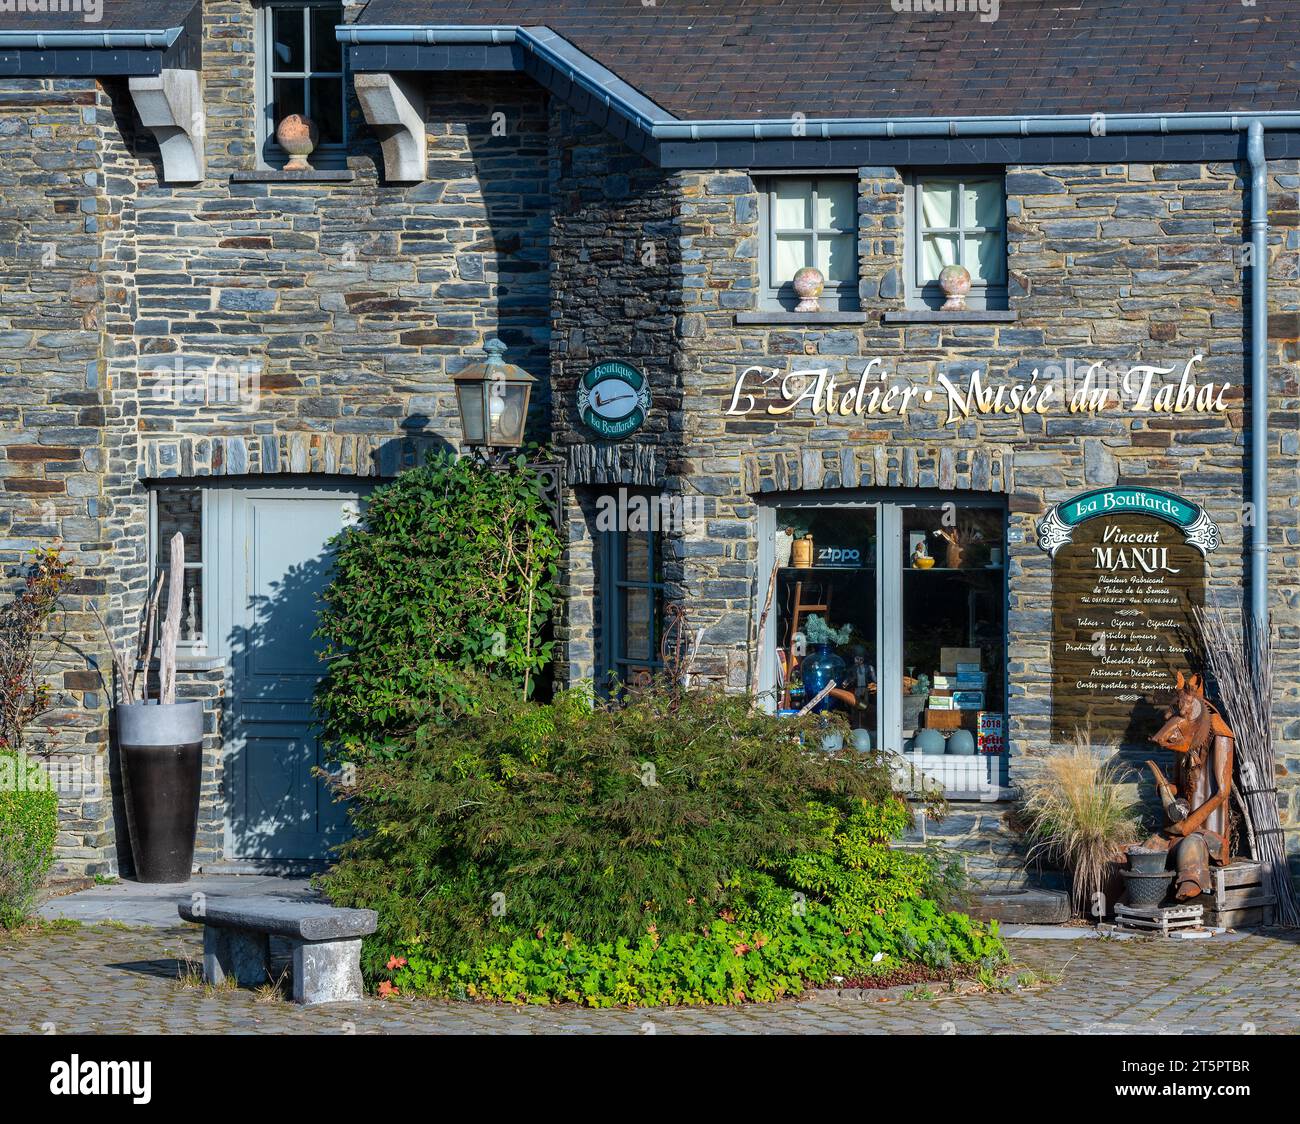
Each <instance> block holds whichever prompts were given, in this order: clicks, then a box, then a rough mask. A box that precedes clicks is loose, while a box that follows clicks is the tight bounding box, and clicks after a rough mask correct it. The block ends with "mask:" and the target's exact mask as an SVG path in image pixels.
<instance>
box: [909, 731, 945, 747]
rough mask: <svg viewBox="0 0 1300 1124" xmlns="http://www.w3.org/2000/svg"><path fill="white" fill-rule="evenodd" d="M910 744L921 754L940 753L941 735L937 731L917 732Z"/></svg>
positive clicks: (941, 745)
mask: <svg viewBox="0 0 1300 1124" xmlns="http://www.w3.org/2000/svg"><path fill="white" fill-rule="evenodd" d="M912 744H913V746H914V747H915V748H916V749H918V750H920V751H921V752H922V753H942V752H943V735H942V734H941V733H939V731H938V730H929V729H926V730H918V731H917V732H916V737H915V738H913V739H912Z"/></svg>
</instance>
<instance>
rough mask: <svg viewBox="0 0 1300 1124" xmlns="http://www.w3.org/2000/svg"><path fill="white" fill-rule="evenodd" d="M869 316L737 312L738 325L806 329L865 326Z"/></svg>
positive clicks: (774, 311) (822, 313) (858, 313)
mask: <svg viewBox="0 0 1300 1124" xmlns="http://www.w3.org/2000/svg"><path fill="white" fill-rule="evenodd" d="M868 319H869V315H868V314H867V313H865V312H850V311H839V312H787V311H783V310H778V309H771V310H760V311H758V312H737V313H736V323H737V324H770V325H777V324H782V325H790V326H804V327H825V326H827V325H830V324H865V323H866V322H867V320H868Z"/></svg>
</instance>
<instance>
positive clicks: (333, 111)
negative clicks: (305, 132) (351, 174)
mask: <svg viewBox="0 0 1300 1124" xmlns="http://www.w3.org/2000/svg"><path fill="white" fill-rule="evenodd" d="M311 119H312V120H313V121H314V122H316V128H317V129H319V130H320V139H319V141H318V142H317V143H318V144H342V143H343V79H342V78H313V79H312V80H311Z"/></svg>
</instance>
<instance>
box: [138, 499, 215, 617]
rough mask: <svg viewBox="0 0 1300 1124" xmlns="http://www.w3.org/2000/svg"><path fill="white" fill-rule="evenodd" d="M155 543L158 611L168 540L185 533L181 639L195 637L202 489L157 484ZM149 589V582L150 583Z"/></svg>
mask: <svg viewBox="0 0 1300 1124" xmlns="http://www.w3.org/2000/svg"><path fill="white" fill-rule="evenodd" d="M157 505H158V543H157V558H156V567H157V568H156V570H155V572H154V575H153V581H157V580H158V575H162V584H163V589H162V595H161V598H160V600H159V605H158V612H159V614H160V615H161V614H162V613H163V612H165V611H166V605H167V573H168V571H169V570H170V568H171V540H172V536H173V535H175V534H176V533H177V532H179V533H180V534H182V535H184V536H185V562H186V567H185V586H184V592H183V594H182V599H181V639H182V640H184V641H194V640H197V639H199V633H200V632H201V631H202V628H203V570H202V568H201V567H202V562H203V493H202V492H201V491H200V490H199V489H198V488H160V489H159V490H158V493H157ZM150 588H151V591H152V586H151V587H150Z"/></svg>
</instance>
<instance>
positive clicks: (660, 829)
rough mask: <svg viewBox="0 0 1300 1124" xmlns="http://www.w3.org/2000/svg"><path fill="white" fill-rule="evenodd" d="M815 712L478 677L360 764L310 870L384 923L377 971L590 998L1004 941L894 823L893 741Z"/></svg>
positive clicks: (434, 986)
mask: <svg viewBox="0 0 1300 1124" xmlns="http://www.w3.org/2000/svg"><path fill="white" fill-rule="evenodd" d="M823 734H824V731H823V730H822V729H821V728H820V727H819V725H818V719H817V718H815V717H809V718H805V719H798V718H794V719H792V718H784V719H776V718H773V717H771V716H768V715H765V714H762V713H759V712H757V711H755V710H754V708H753V707H752V705H751V703H750V700H748V699H746V698H743V697H735V696H727V695H722V694H710V693H706V692H682V691H677V690H673V689H671V688H665V687H663V686H656V687H654V688H651V689H648V690H645V691H641V692H638V693H636V694H635V695H634V696H633V697H631V698H629V699H626V700H623V701H622V702H621V704H619V705H613V704H606V703H601V702H598V701H596V700H594V699H593V698H592V697H591V696H590V694H589V693H583V692H576V691H573V692H561V693H560V694H559V695H558V696H557V697H556V699H555V700H554V702H553V703H551V704H547V705H538V704H533V703H526V702H524V701H522V700H520V699H518V698H510V697H486V699H485V701H483V702H481V703H480V705H478V706H477V707H475V708H472V709H471V710H470V711H468V712H466V713H463V714H461V715H459V716H457V717H455V718H451V719H448V718H447V717H446V716H441V717H439V718H438V719H436V720H434V719H430V720H429V721H427V722H425V723H424V724H422V725H421V727H420V728H419V730H418V731H416V733H415V734H413V735H412V736H411V737H410V738H409V739H408V741H407V742H406V744H404V746H403V747H402V749H401V751H400V752H397V753H392V754H389V755H386V756H383V757H375V758H373V759H371V760H369V761H368V762H363V763H362V764H360V765H359V766H358V767H357V768H356V770H355V778H354V780H355V786H354V787H353V788H352V789H351V790H350V791H349V795H350V796H351V797H352V801H351V814H352V817H353V820H354V822H355V824H356V826H357V828H358V831H359V834H358V836H357V837H356V838H355V839H353V840H352V841H351V842H349V843H348V844H346V845H345V847H344V849H343V851H342V856H341V859H340V861H339V862H338V863H337V864H336V865H335V866H334V867H333V869H332V870H331V871H330V872H329V873H328V874H326V875H325V876H324V877H323V879H322V884H323V886H324V888H325V890H326V891H327V893H328V894H329V896H330V898H331V899H332V900H333V901H334V902H335V903H336V904H338V905H345V906H359V907H368V908H374V909H377V910H378V911H379V915H380V922H379V929H378V931H377V932H376V934H375V935H374V936H373V937H371V938H370V939H368V940H367V942H366V945H365V952H364V959H363V964H364V966H365V968H366V971H367V974H368V976H369V978H370V979H371V980H372V981H378V982H380V985H381V991H387V990H390V989H393V988H396V989H398V990H401V991H404V992H408V993H417V994H427V995H445V996H465V997H473V998H481V999H501V1000H507V1001H511V1002H552V1001H559V1000H570V1001H574V1002H581V1003H585V1004H588V1005H591V1006H608V1005H612V1004H650V1003H707V1002H739V1001H743V1000H761V999H770V998H775V997H777V996H780V995H788V994H792V993H794V992H797V991H798V990H799V989H800V988H801V987H802V986H803V985H804V983H805V982H812V983H824V982H826V981H827V980H829V979H830V978H831V977H832V976H844V977H856V976H862V975H865V974H870V973H881V972H888V971H890V970H894V969H897V968H899V967H901V966H904V965H923V966H925V967H926V968H928V969H931V970H933V971H935V972H944V971H949V970H952V969H954V968H960V967H961V966H973V965H976V964H979V963H981V962H983V961H986V960H990V959H997V958H998V957H1000V956H1002V955H1003V952H1002V947H1001V944H1000V942H999V941H998V939H997V936H996V930H989V929H986V928H985V927H983V926H981V925H978V924H976V923H974V922H972V921H970V920H969V919H968V918H966V917H963V916H961V915H959V914H951V913H946V912H944V909H943V908H942V905H941V904H937V902H936V900H930V899H938V901H939V902H940V903H941V902H942V901H944V900H946V898H947V896H948V895H949V894H950V893H951V891H952V889H953V883H954V879H953V876H952V871H951V870H950V869H949V868H948V866H947V865H946V864H943V863H939V862H936V861H935V860H934V859H933V857H932V856H930V855H928V854H926V853H924V852H917V851H904V850H895V849H893V848H891V847H890V845H889V844H890V842H891V841H892V840H893V839H894V838H896V837H897V836H898V835H899V834H900V833H901V832H902V830H903V829H904V828H905V827H906V826H907V823H908V820H909V812H908V810H907V807H906V805H905V804H904V803H903V802H902V801H901V800H899V799H898V798H897V797H896V796H895V795H894V794H893V790H892V786H891V783H890V775H889V770H888V768H887V766H886V765H885V763H884V761H883V759H881V758H880V757H878V756H876V755H871V754H868V755H862V754H855V753H852V752H841V753H838V754H827V753H824V752H822V751H821V750H820V749H811V748H809V747H811V746H820V744H821V741H822V737H823Z"/></svg>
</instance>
